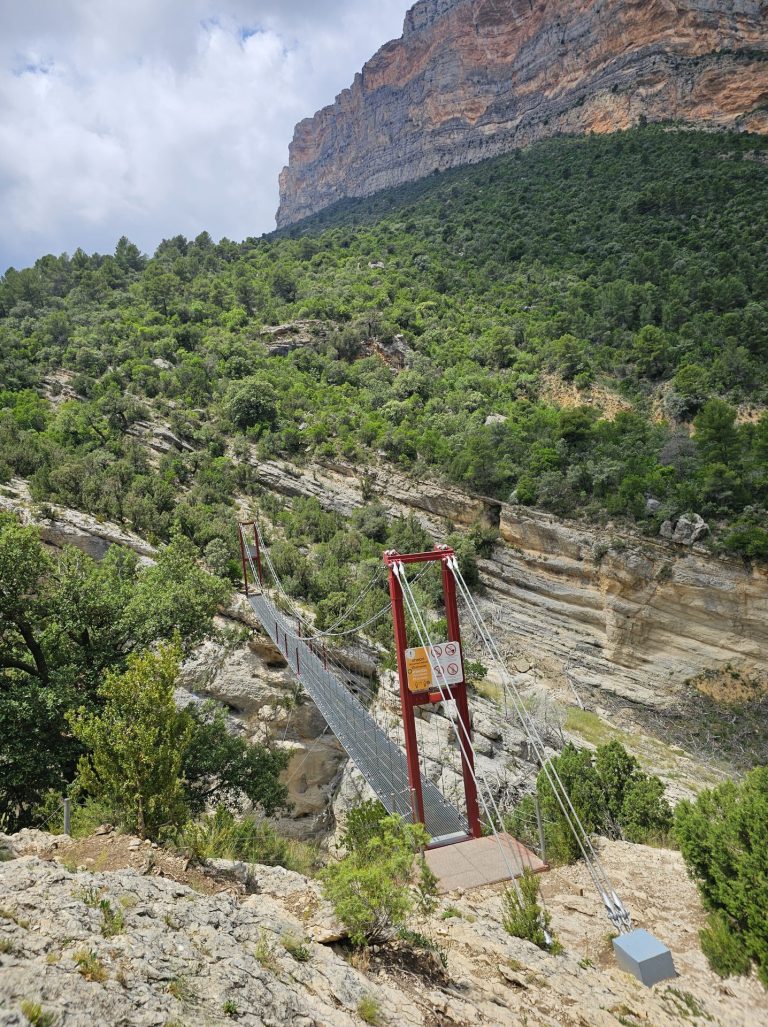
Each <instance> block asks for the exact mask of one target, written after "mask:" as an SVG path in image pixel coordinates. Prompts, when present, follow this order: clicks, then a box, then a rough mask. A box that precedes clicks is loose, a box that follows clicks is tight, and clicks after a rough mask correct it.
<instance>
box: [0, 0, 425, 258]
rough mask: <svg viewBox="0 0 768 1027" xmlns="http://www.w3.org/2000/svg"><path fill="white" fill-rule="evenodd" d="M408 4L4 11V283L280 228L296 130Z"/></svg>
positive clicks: (102, 4)
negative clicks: (69, 257) (110, 257)
mask: <svg viewBox="0 0 768 1027" xmlns="http://www.w3.org/2000/svg"><path fill="white" fill-rule="evenodd" d="M410 6H411V4H410V3H409V2H408V0H315V2H312V0H219V2H217V0H0V274H2V273H4V272H5V270H6V269H7V268H8V267H10V266H13V267H16V268H21V267H26V266H29V265H30V264H32V263H34V261H35V260H36V259H37V258H38V257H41V256H43V255H44V254H46V253H54V254H59V253H63V252H67V253H70V254H71V253H72V252H73V251H74V250H76V249H77V248H78V247H82V248H83V249H84V250H86V251H87V252H89V253H91V252H94V251H98V252H100V253H111V252H113V251H114V248H115V243H116V242H117V240H118V239H119V238H120V237H121V236H122V235H126V236H128V238H129V239H130V240H131V241H132V242H134V243H136V245H137V246H139V248H140V249H141V250H143V251H144V252H146V253H150V254H151V253H152V252H153V250H154V249H155V247H156V246H157V244H158V243H159V242H160V240H161V239H163V238H167V237H169V236H173V235H178V234H182V235H185V236H187V237H188V238H194V237H195V236H196V235H197V234H198V233H199V232H201V231H203V230H207V231H208V232H210V234H211V235H212V236H213V238H214V239H216V240H218V239H220V238H222V237H224V236H226V237H228V238H230V239H234V240H240V239H244V238H246V237H247V236H251V235H256V236H258V235H261V234H262V233H263V232H269V231H271V230H272V229H273V228H274V226H275V222H274V215H275V211H276V210H277V204H278V187H277V176H278V174H279V172H280V169H281V168H282V167H283V165H284V164H286V163H287V160H288V144H289V142H290V140H291V137H292V135H293V127H294V125H295V124H296V122H297V121H299V120H301V118H304V117H309V116H311V115H312V114H314V112H315V111H316V110H317V109H318V108H320V107H323V106H325V105H326V104H328V103H332V102H333V100H334V98H335V96H336V94H337V93H338V92H339V91H340V90H341V89H343V88H345V87H346V86H348V85H350V84H351V82H352V79H353V76H354V74H355V72H356V71H359V70H360V68H361V67H362V65H363V64H364V62H365V61H366V60H367V59H368V58H369V57H371V56H372V55H373V53H374V52H375V51H376V50H377V49H378V47H379V46H381V45H382V44H383V43H385V42H386V41H387V40H389V39H393V38H395V37H397V36H399V35H400V33H401V31H402V25H403V17H404V15H405V12H406V10H407V9H408V7H410Z"/></svg>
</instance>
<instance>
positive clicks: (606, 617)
mask: <svg viewBox="0 0 768 1027" xmlns="http://www.w3.org/2000/svg"><path fill="white" fill-rule="evenodd" d="M254 466H255V470H256V475H257V479H258V480H259V482H260V483H261V484H262V485H263V486H264V487H265V488H267V489H269V490H270V491H274V492H277V493H279V494H281V495H284V496H286V497H288V498H292V497H296V496H313V497H314V498H316V499H317V500H318V501H319V502H320V503H321V504H322V505H323V506H324V507H326V508H328V509H335V510H338V511H339V512H341V513H343V514H349V513H351V512H352V511H353V510H354V509H355V508H356V507H359V506H362V505H363V504H364V502H365V501H366V500H365V499H364V496H365V497H376V498H378V499H380V500H381V501H382V502H383V503H384V504H385V506H386V507H387V508H388V510H389V511H390V512H391V513H392V514H403V513H409V512H415V513H417V514H418V515H419V517H420V518H421V519H422V520H423V521H424V522H425V523H426V525H427V526H428V527H429V528H430V530H431V531H432V532H433V534H434V537H435V538H436V539H442V538H444V537H445V535H446V533H447V529H448V528H449V527H450V525H461V526H470V525H472V524H475V523H477V522H481V523H485V524H488V525H491V526H495V527H497V528H498V529H499V533H500V543H499V544H498V545H497V546H496V547H495V548H494V551H493V554H492V555H491V557H490V558H489V559H487V560H483V561H481V563H480V572H481V578H482V582H483V584H484V585H485V587H486V590H487V591H486V594H485V596H484V597H483V598H482V600H481V603H482V604H483V606H484V612H485V613H486V614H487V615H488V616H489V617H490V618H491V620H492V622H493V624H494V625H495V628H496V631H497V632H498V634H499V637H500V639H501V642H502V644H504V645H505V646H506V647H507V649H508V650H509V651H510V652H512V653H514V654H517V655H519V656H520V657H521V658H522V659H523V660H526V661H527V662H529V663H531V664H534V665H535V666H536V667H537V669H538V670H539V671H540V672H541V674H542V675H543V676H544V677H545V678H548V679H550V680H555V681H556V680H558V679H564V676H565V674H566V671H567V674H568V677H569V678H570V680H571V681H572V682H573V683H575V684H576V685H577V686H578V685H581V686H583V687H586V688H589V689H590V690H591V689H597V690H605V691H607V692H610V693H613V694H614V695H615V696H619V697H621V698H622V699H626V700H629V701H630V702H638V703H642V704H643V705H650V706H659V705H665V704H666V703H668V702H670V701H671V700H672V699H673V698H674V696H675V694H676V692H677V691H678V689H679V688H680V687H681V686H682V684H683V683H684V682H685V681H686V680H687V679H689V678H692V677H695V676H696V675H698V674H700V673H701V672H702V671H704V670H708V669H711V668H717V667H723V666H725V665H726V664H732V665H734V666H737V667H739V669H740V670H741V671H743V672H746V673H757V674H760V675H765V674H768V573H767V572H766V570H765V568H763V567H751V568H750V567H748V566H747V565H745V564H743V563H742V562H740V561H734V560H730V559H724V558H718V557H716V556H713V555H712V554H711V553H710V552H709V551H708V550H707V549H706V548H705V547H704V546H703V545H693V546H686V545H681V544H678V543H675V542H673V541H669V540H665V539H658V540H652V539H645V538H643V537H641V536H639V535H635V534H632V533H629V532H626V531H621V530H618V529H615V528H596V527H593V526H588V525H583V524H580V523H578V522H573V521H563V520H560V519H559V518H557V517H554V516H552V515H550V514H546V513H542V512H538V511H534V510H529V509H528V508H526V507H522V506H518V505H513V504H508V503H501V502H499V501H497V500H492V499H486V498H484V497H481V496H474V495H470V494H467V493H465V492H462V491H461V490H460V489H457V488H453V487H451V486H442V485H440V484H438V483H435V482H430V481H418V482H416V481H414V480H413V479H412V478H409V477H408V476H406V475H404V474H401V473H400V472H398V471H397V470H396V469H394V468H392V467H388V466H382V465H377V466H374V467H370V468H367V469H366V470H365V472H364V474H363V475H362V476H361V474H360V472H359V471H358V470H357V469H356V468H354V467H352V466H348V465H345V464H340V463H333V462H330V461H327V462H325V463H323V464H322V465H321V464H315V465H313V466H311V467H307V468H303V469H302V468H298V467H296V466H295V465H288V464H282V463H280V462H278V461H268V462H264V463H256V464H255V465H254Z"/></svg>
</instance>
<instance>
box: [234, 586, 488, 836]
mask: <svg viewBox="0 0 768 1027" xmlns="http://www.w3.org/2000/svg"><path fill="white" fill-rule="evenodd" d="M249 599H250V603H251V606H252V607H253V610H254V612H255V614H256V616H257V617H258V618H259V620H260V621H261V623H262V624H263V625H264V628H265V629H266V631H267V633H268V634H269V636H270V638H271V639H272V641H273V642H274V643H275V645H276V646H277V647H278V649H280V651H281V652H282V653H283V654H284V655H285V657H286V659H287V660H288V665H289V666H290V668H291V670H292V671H293V672H294V674H296V677H297V678H298V679H299V681H300V682H301V684H302V685H303V687H304V688H305V689H306V691H307V692H308V694H309V695H310V696H311V698H312V699H313V701H314V703H315V705H316V706H317V708H318V709H319V710H320V712H321V713H322V715H323V717H324V718H325V720H326V722H327V724H328V726H329V727H330V729H331V731H333V733H334V735H335V736H336V737H337V738H338V740H339V741H340V742H341V744H342V745H343V746H344V748H345V749H346V751H347V753H348V754H349V757H350V759H351V760H352V761H353V763H354V764H355V766H356V767H357V768H358V770H359V771H360V773H361V774H362V775H363V777H364V778H365V779H366V781H367V782H368V784H369V785H370V786H371V788H372V789H373V791H374V792H375V793H376V795H377V796H378V798H379V800H380V801H381V803H382V805H383V806H384V807H385V809H386V810H387V811H388V812H389V813H395V812H396V813H399V814H400V815H401V816H402V817H405V818H406V819H408V820H412V819H413V814H412V807H411V793H410V788H409V785H408V767H407V764H406V759H405V753H404V752H403V751H402V749H401V748H400V747H399V746H398V745H395V744H394V742H392V741H391V740H390V739H389V737H388V736H387V735H386V734H385V732H384V731H382V729H381V728H380V727H379V725H378V724H377V723H376V721H375V720H374V719H373V717H372V716H371V715H370V713H369V712H368V710H366V708H365V707H364V706H363V704H362V703H361V702H360V701H359V700H358V699H357V698H356V697H355V696H354V695H352V693H351V692H350V691H349V689H348V688H346V687H345V685H344V684H343V682H342V681H341V680H340V679H339V678H338V677H337V676H336V675H335V674H333V673H332V672H331V671H330V670H328V669H327V668H326V667H325V666H324V664H323V660H322V659H320V657H319V656H318V655H317V654H316V653H315V652H313V650H312V649H310V647H309V645H307V643H306V642H305V641H304V640H303V639H300V638H297V637H296V630H295V628H294V627H293V625H292V624H291V623H290V622H289V621H288V620H287V618H286V617H285V616H284V615H283V614H282V613H281V612H280V611H279V610H278V609H277V607H276V606H275V605H274V603H272V602H271V601H270V599H268V598H267V596H266V595H265V594H264V593H261V594H255V595H250V596H249ZM421 788H422V794H423V799H424V820H425V824H426V828H427V831H428V832H429V834H430V836H431V837H432V838H441V837H445V836H446V835H456V834H467V831H468V827H467V821H466V817H464V815H463V814H462V813H460V812H459V810H457V809H456V808H455V806H453V805H451V803H449V802H448V801H447V800H446V799H445V797H444V796H443V795H442V794H441V792H440V791H439V790H438V789H437V788H436V787H435V786H434V785H433V784H432V783H431V782H430V781H427V780H426V778H424V777H423V776H422V778H421ZM455 848H456V847H455V846H451V849H454V850H455Z"/></svg>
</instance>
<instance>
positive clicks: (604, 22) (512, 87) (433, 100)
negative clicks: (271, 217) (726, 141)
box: [277, 0, 768, 227]
mask: <svg viewBox="0 0 768 1027" xmlns="http://www.w3.org/2000/svg"><path fill="white" fill-rule="evenodd" d="M767 24H768V18H767V11H766V5H765V2H764V0H735V2H734V0H675V2H672V0H562V2H557V3H555V2H554V0H421V2H420V3H417V4H416V5H415V6H414V7H413V8H412V9H411V10H410V11H409V12H408V14H407V15H406V18H405V25H404V28H403V35H402V37H401V38H400V39H398V40H395V41H393V42H390V43H387V44H386V45H385V46H383V47H382V48H381V49H380V50H379V51H378V53H377V54H376V55H375V56H374V57H373V58H372V59H371V60H370V61H369V62H368V63H367V64H366V65H365V67H364V68H363V70H362V72H361V73H359V74H358V75H356V76H355V80H354V82H353V84H352V86H351V87H350V88H349V89H345V90H344V91H343V92H342V93H340V94H339V96H338V97H337V98H336V102H335V103H334V104H332V105H331V106H328V107H325V108H323V109H322V110H320V111H319V112H318V113H317V114H315V116H314V117H312V118H307V119H305V120H304V121H301V122H300V123H299V124H298V125H297V126H296V129H295V133H294V137H293V142H292V143H291V146H290V157H289V164H288V167H286V168H285V169H284V170H283V172H282V174H281V176H280V209H279V211H278V214H277V224H278V227H284V226H286V225H289V224H292V223H293V222H295V221H298V220H299V219H300V218H302V217H305V216H307V215H309V214H313V213H315V212H316V211H318V210H321V209H322V208H323V207H326V206H328V205H329V204H332V203H334V202H336V201H337V200H340V199H343V198H345V197H350V196H366V195H369V194H371V193H374V192H377V191H378V190H380V189H384V188H387V187H390V186H396V185H400V184H402V183H404V182H409V181H413V180H414V179H418V178H422V177H424V176H426V175H429V174H431V173H432V172H433V171H441V170H444V169H446V168H450V167H455V166H457V165H462V164H469V163H474V162H477V161H480V160H484V159H485V158H487V157H492V156H495V155H497V154H500V153H506V152H508V151H509V150H511V149H514V148H516V147H519V146H523V145H526V144H528V143H531V142H533V141H535V140H537V139H542V138H545V137H549V136H553V135H556V134H559V133H588V132H597V133H603V132H613V131H617V130H619V129H625V128H628V127H630V126H632V125H634V124H637V123H638V122H639V121H640V120H641V119H648V120H650V121H661V120H665V121H667V120H669V121H675V122H682V123H687V124H692V125H695V126H697V127H699V128H707V127H711V128H725V127H727V128H736V129H742V130H749V131H754V132H768V28H767Z"/></svg>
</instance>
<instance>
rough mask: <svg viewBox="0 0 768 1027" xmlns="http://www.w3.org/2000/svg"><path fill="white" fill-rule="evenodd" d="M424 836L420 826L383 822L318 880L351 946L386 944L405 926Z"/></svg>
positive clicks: (396, 819) (395, 819)
mask: <svg viewBox="0 0 768 1027" xmlns="http://www.w3.org/2000/svg"><path fill="white" fill-rule="evenodd" d="M427 841H428V836H427V833H426V831H425V830H424V827H423V826H422V825H421V824H415V825H413V826H411V825H409V824H406V823H404V822H403V821H402V820H401V819H400V818H399V817H398V816H389V817H384V818H383V819H382V820H381V822H380V824H379V829H378V830H376V831H375V832H374V833H372V834H371V836H370V837H368V839H367V840H365V839H364V838H363V837H362V835H361V837H360V841H359V843H358V847H357V848H353V849H352V850H351V851H350V852H349V854H348V855H347V856H345V857H344V859H342V860H340V861H339V862H338V863H336V864H334V865H333V866H330V867H328V868H327V869H326V870H325V871H324V874H323V883H324V891H325V895H326V898H327V899H328V900H329V901H330V902H331V904H332V905H333V907H334V909H335V910H336V915H337V916H338V917H339V919H340V920H341V922H342V923H343V924H344V926H345V927H346V928H347V930H348V931H349V937H350V940H351V941H352V943H353V944H355V945H368V944H373V943H381V942H387V941H390V940H391V939H392V938H394V937H395V936H396V935H397V934H398V932H399V931H401V930H404V929H406V928H407V926H408V921H409V919H410V917H411V914H412V913H413V911H414V909H415V907H416V903H417V894H416V891H415V888H416V886H417V884H419V883H420V882H419V877H420V875H419V873H418V871H417V870H416V869H415V863H416V861H415V859H414V856H415V853H416V851H417V850H418V849H419V848H422V847H423V846H424V845H426V843H427Z"/></svg>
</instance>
